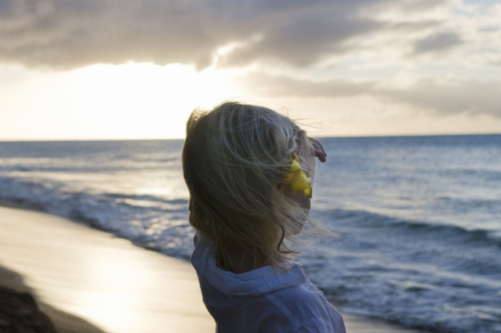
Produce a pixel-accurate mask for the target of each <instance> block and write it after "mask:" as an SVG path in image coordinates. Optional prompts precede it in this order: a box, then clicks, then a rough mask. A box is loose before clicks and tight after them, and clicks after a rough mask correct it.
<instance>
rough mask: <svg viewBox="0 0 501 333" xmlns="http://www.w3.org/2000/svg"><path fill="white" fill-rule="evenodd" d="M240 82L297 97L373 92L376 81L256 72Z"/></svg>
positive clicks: (263, 91)
mask: <svg viewBox="0 0 501 333" xmlns="http://www.w3.org/2000/svg"><path fill="white" fill-rule="evenodd" d="M238 84H239V85H240V86H241V87H243V88H250V89H252V91H255V92H257V93H260V94H264V95H271V96H297V97H327V98H334V97H349V96H355V95H362V94H366V93H369V94H370V93H371V91H372V89H373V87H374V83H370V82H369V83H354V82H350V81H347V80H329V81H313V80H306V79H292V78H289V77H286V76H272V75H267V74H262V73H254V74H250V75H247V76H245V77H243V78H241V79H240V80H239V82H238Z"/></svg>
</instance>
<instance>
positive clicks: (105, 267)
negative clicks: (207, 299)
mask: <svg viewBox="0 0 501 333" xmlns="http://www.w3.org/2000/svg"><path fill="white" fill-rule="evenodd" d="M2 204H3V205H4V206H5V203H2ZM4 206H0V265H1V266H4V268H3V269H0V285H2V286H7V287H11V288H15V289H17V290H27V291H31V292H32V293H34V294H35V296H36V298H37V299H38V302H39V304H40V308H41V309H42V311H44V312H45V313H46V314H47V315H49V317H50V318H51V319H52V321H53V322H54V324H55V325H56V327H57V328H58V330H59V331H60V332H62V333H70V332H73V333H84V332H92V333H94V332H95V333H99V332H109V333H115V332H116V333H128V332H131V333H132V332H134V333H137V332H141V333H143V332H144V333H149V332H151V333H157V332H158V333H160V332H162V333H168V332H179V333H191V332H193V333H194V332H214V330H215V329H214V328H215V324H214V321H213V319H212V318H211V317H210V315H209V313H208V312H207V310H206V309H205V306H204V305H203V303H202V297H201V294H200V289H199V286H198V281H197V278H196V274H195V271H194V269H193V268H192V267H191V265H190V264H189V263H187V262H184V261H181V260H177V259H174V258H170V257H167V256H164V255H161V254H159V253H156V252H153V251H148V250H145V249H142V248H139V247H136V246H134V245H132V244H131V243H130V242H129V241H128V240H124V239H119V238H116V237H113V236H112V235H111V234H109V233H106V232H102V231H99V230H95V229H91V228H89V227H87V226H84V225H80V224H78V223H76V222H73V221H69V220H67V219H64V218H61V217H57V216H53V215H49V214H45V213H41V212H36V211H31V210H24V209H17V208H12V207H4ZM23 288H24V289H23ZM343 317H344V318H345V323H346V326H347V331H348V332H350V333H369V332H371V333H383V332H384V333H411V332H417V331H412V330H407V329H400V328H398V327H394V326H393V325H388V324H387V323H385V322H381V321H378V320H373V319H369V318H365V317H359V316H351V315H347V314H343Z"/></svg>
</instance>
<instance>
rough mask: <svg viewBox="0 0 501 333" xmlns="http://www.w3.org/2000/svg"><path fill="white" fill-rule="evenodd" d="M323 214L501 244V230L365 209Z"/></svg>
mask: <svg viewBox="0 0 501 333" xmlns="http://www.w3.org/2000/svg"><path fill="white" fill-rule="evenodd" d="M321 214H326V215H327V217H328V220H329V221H332V222H334V223H350V224H351V223H356V224H357V226H363V227H367V228H382V227H385V228H396V229H400V230H402V232H412V233H421V234H438V233H449V234H451V235H455V236H461V237H462V238H463V239H464V240H465V241H468V242H490V243H494V244H497V245H499V246H501V231H500V230H486V229H479V228H477V229H474V228H467V227H464V226H460V225H451V224H440V223H432V222H426V221H417V220H409V219H401V218H398V217H393V216H388V215H384V214H379V213H375V212H370V211H365V210H349V209H334V210H330V211H324V212H322V213H321Z"/></svg>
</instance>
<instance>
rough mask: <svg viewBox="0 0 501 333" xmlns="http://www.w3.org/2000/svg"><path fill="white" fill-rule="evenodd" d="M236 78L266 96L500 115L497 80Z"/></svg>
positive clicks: (264, 75) (446, 112) (256, 74)
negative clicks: (393, 82)
mask: <svg viewBox="0 0 501 333" xmlns="http://www.w3.org/2000/svg"><path fill="white" fill-rule="evenodd" d="M240 82H241V84H244V85H249V86H250V87H252V89H254V90H255V91H257V92H259V93H261V94H265V95H268V96H296V97H303V98H318V97H322V98H339V97H356V96H370V97H373V98H375V99H377V100H381V101H383V102H390V103H401V104H407V105H410V106H413V107H417V108H419V109H421V110H425V111H427V112H430V113H435V114H441V115H448V114H458V113H467V114H487V115H492V116H495V117H498V118H501V101H500V99H499V96H501V82H499V81H479V80H467V79H462V80H442V81H440V80H436V79H421V80H418V81H416V82H414V83H413V84H411V85H408V86H406V87H402V88H388V87H383V86H381V84H380V83H379V82H375V81H369V82H352V81H349V80H325V81H314V80H308V79H295V78H290V77H285V76H271V75H267V74H258V73H254V74H252V75H249V76H248V77H246V78H242V79H241V81H240ZM242 82H243V83H242Z"/></svg>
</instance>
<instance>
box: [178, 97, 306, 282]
mask: <svg viewBox="0 0 501 333" xmlns="http://www.w3.org/2000/svg"><path fill="white" fill-rule="evenodd" d="M292 153H296V154H297V155H298V156H299V158H300V161H301V165H302V167H303V169H304V170H305V172H307V173H309V174H310V175H311V176H312V175H313V171H314V166H313V165H310V164H308V163H307V160H308V159H304V158H303V157H306V156H313V155H314V150H313V146H312V143H311V142H310V140H309V139H308V137H307V136H306V132H305V131H304V130H302V129H300V128H299V126H298V125H296V124H295V123H294V122H293V121H292V120H291V119H289V118H288V117H286V116H283V115H281V114H279V113H277V112H275V111H273V110H270V109H268V108H264V107H260V106H254V105H245V104H240V103H236V102H227V103H224V104H221V105H220V106H218V107H216V108H215V109H213V110H212V111H209V112H207V111H206V112H203V111H199V110H195V111H194V112H193V113H192V114H191V116H190V118H189V120H188V123H187V127H186V141H185V144H184V148H183V156H182V160H183V172H184V179H185V181H186V184H187V186H188V189H189V192H190V202H189V208H190V218H189V219H190V224H191V225H192V226H193V227H194V228H195V229H196V230H198V231H201V232H202V234H203V235H205V236H207V237H209V238H210V239H211V240H212V241H213V243H214V249H215V250H214V254H215V259H216V262H217V263H218V265H219V266H221V267H222V268H225V269H231V270H234V271H237V272H238V271H241V270H242V268H241V267H238V266H237V267H235V264H233V263H232V261H231V257H230V256H231V253H232V251H234V249H235V248H238V249H239V250H241V251H242V252H243V253H245V256H246V259H247V260H250V261H251V262H252V267H253V268H258V267H261V266H263V265H272V266H273V267H276V268H282V266H281V263H284V262H287V259H289V258H290V257H291V255H293V254H294V253H296V252H295V251H293V250H291V249H290V248H289V247H287V245H286V244H284V239H292V238H293V236H294V234H296V233H297V232H298V231H299V230H301V228H302V226H303V224H304V223H306V222H311V221H310V220H309V218H308V214H307V212H305V209H303V208H301V207H300V206H299V205H298V204H297V203H296V202H294V201H293V200H291V199H289V198H288V197H287V196H286V195H285V194H284V190H283V187H284V186H287V184H286V182H285V181H284V179H285V178H286V175H287V174H288V172H289V168H290V165H291V160H292ZM310 160H311V159H310Z"/></svg>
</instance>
